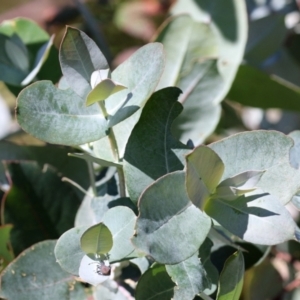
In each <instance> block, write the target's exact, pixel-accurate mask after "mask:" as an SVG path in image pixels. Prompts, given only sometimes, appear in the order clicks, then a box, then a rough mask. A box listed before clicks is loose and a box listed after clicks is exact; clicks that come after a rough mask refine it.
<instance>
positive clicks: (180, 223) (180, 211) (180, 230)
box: [132, 171, 211, 264]
mask: <svg viewBox="0 0 300 300" xmlns="http://www.w3.org/2000/svg"><path fill="white" fill-rule="evenodd" d="M184 177H185V176H184V172H182V171H177V172H173V173H170V174H167V175H165V176H163V177H161V178H160V179H158V180H157V181H155V182H154V183H153V184H152V185H151V186H149V187H148V188H147V189H146V190H145V191H144V193H143V194H142V196H141V198H140V200H139V211H140V214H139V216H138V219H137V223H136V235H135V236H134V237H133V238H132V242H133V244H134V245H135V246H136V247H137V248H138V249H140V250H141V251H143V252H145V253H147V254H148V255H150V256H152V257H153V258H154V259H155V260H156V261H157V262H160V263H165V264H176V263H180V262H182V261H184V260H186V259H187V258H189V257H191V256H192V255H193V254H194V253H195V252H196V251H198V249H199V247H200V245H201V244H202V243H203V241H204V240H205V238H206V236H207V234H208V231H209V229H210V226H211V221H210V218H208V217H207V216H206V215H205V214H204V213H202V212H201V211H200V209H198V208H196V207H195V206H194V205H193V204H192V202H191V201H190V200H189V198H188V195H187V193H186V191H185V187H184ZM167 236H169V237H172V239H166V237H167Z"/></svg>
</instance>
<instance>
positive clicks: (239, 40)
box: [172, 0, 248, 96]
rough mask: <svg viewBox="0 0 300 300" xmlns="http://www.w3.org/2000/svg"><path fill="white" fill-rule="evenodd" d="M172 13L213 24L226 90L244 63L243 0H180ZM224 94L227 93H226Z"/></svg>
mask: <svg viewBox="0 0 300 300" xmlns="http://www.w3.org/2000/svg"><path fill="white" fill-rule="evenodd" d="M225 12H226V13H225ZM172 13H173V14H180V13H189V14H190V15H191V16H192V18H193V19H194V20H195V21H197V22H203V23H210V24H211V28H212V29H213V31H214V32H215V34H216V38H217V44H218V50H219V59H220V63H221V64H220V65H219V68H220V71H221V74H222V75H223V76H224V78H226V77H225V76H226V75H227V76H228V77H227V78H226V88H227V91H228V89H229V87H230V85H231V83H232V80H233V79H234V76H235V73H236V70H237V68H238V66H239V64H240V63H241V61H242V59H243V55H244V50H245V46H246V42H247V23H248V22H247V11H246V4H245V2H244V1H239V0H226V1H223V2H220V1H218V0H201V1H197V2H195V1H192V0H188V1H186V0H179V1H177V2H176V4H175V5H174V6H173V7H172ZM224 96H225V95H224Z"/></svg>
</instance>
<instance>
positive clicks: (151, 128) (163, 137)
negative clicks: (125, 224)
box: [124, 87, 189, 201]
mask: <svg viewBox="0 0 300 300" xmlns="http://www.w3.org/2000/svg"><path fill="white" fill-rule="evenodd" d="M180 93H181V92H180V90H179V89H178V88H175V87H170V88H165V89H162V90H160V91H157V92H155V93H154V94H153V95H152V96H151V98H150V99H149V100H148V102H147V104H146V105H145V107H144V109H143V112H142V115H141V117H140V119H139V122H138V123H137V124H136V126H135V127H134V129H133V131H132V134H131V136H130V138H129V140H128V144H127V147H126V152H125V156H124V173H125V178H126V186H127V189H128V192H129V195H130V198H131V199H132V200H133V201H137V200H138V198H139V196H140V195H141V193H142V191H143V190H144V189H145V188H146V187H147V186H149V185H150V184H151V183H152V182H153V181H154V180H156V179H158V178H159V177H161V176H163V175H165V174H167V173H170V172H173V171H177V170H182V169H183V165H184V155H185V154H186V153H187V152H188V151H189V148H188V147H187V146H186V145H184V144H182V143H181V142H179V141H178V140H176V139H175V138H174V137H173V136H172V133H171V125H172V123H173V121H174V119H175V118H176V117H177V116H178V115H179V114H180V112H181V111H182V106H181V105H180V104H179V103H178V102H177V98H178V96H179V94H180ZM150 162H151V163H150Z"/></svg>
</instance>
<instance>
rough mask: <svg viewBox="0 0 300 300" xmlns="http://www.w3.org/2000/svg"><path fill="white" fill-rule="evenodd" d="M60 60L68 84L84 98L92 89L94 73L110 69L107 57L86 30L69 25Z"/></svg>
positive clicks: (60, 52) (61, 48)
mask: <svg viewBox="0 0 300 300" xmlns="http://www.w3.org/2000/svg"><path fill="white" fill-rule="evenodd" d="M59 60H60V64H61V69H62V73H63V75H64V76H65V77H66V80H67V82H68V85H69V86H70V88H71V89H73V91H74V92H75V93H76V94H78V95H79V96H80V97H81V98H83V99H85V98H86V96H87V94H88V93H89V92H90V91H91V90H92V87H91V76H92V73H93V72H94V71H96V70H101V69H108V64H107V61H106V58H105V57H104V55H103V54H102V52H101V51H100V49H99V48H98V46H97V45H96V43H95V42H94V41H93V40H92V39H90V38H89V37H88V36H87V35H86V34H85V33H84V32H82V31H80V30H78V29H75V28H72V27H67V30H66V33H65V35H64V37H63V40H62V44H61V47H60V51H59Z"/></svg>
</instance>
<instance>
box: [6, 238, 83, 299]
mask: <svg viewBox="0 0 300 300" xmlns="http://www.w3.org/2000/svg"><path fill="white" fill-rule="evenodd" d="M55 243H56V242H55V241H44V242H41V243H38V244H35V245H33V246H32V247H30V248H28V249H27V250H25V251H24V252H23V253H22V254H21V255H20V256H18V257H17V258H16V259H15V260H14V261H13V262H12V263H11V264H10V265H9V266H8V267H7V268H6V269H5V271H4V272H3V273H1V276H0V280H1V292H0V296H1V297H3V298H5V299H14V300H40V299H43V300H53V299H73V300H75V299H83V298H82V294H84V293H83V292H82V291H83V289H82V288H81V286H80V284H79V283H76V282H75V281H74V278H73V276H71V275H70V274H68V273H67V272H65V271H64V270H62V269H61V267H60V266H59V264H58V263H56V262H55V257H54V246H55ZM70 286H72V287H73V288H74V289H73V288H72V289H70ZM12 287H13V288H12ZM78 293H80V294H81V298H80V297H79V298H78Z"/></svg>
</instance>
